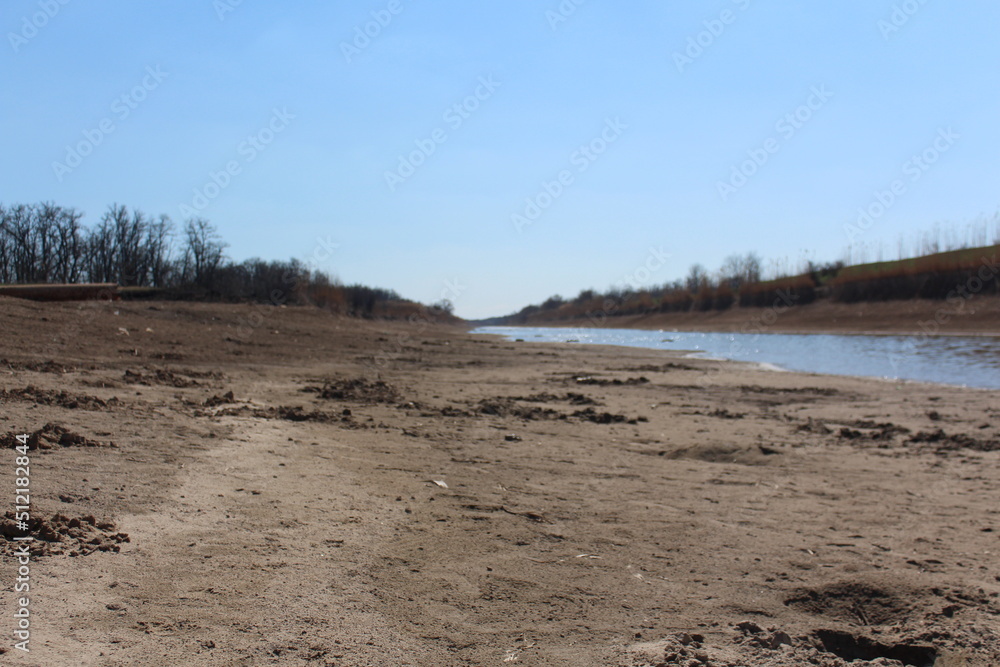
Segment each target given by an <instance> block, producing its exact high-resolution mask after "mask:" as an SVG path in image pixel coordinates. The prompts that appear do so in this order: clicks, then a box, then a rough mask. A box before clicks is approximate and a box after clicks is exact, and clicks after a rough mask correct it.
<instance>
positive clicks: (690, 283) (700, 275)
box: [685, 264, 708, 294]
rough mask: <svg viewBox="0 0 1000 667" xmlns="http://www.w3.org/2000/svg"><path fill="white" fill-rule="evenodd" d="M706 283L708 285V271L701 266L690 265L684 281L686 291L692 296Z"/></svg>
mask: <svg viewBox="0 0 1000 667" xmlns="http://www.w3.org/2000/svg"><path fill="white" fill-rule="evenodd" d="M706 283H708V271H707V270H706V269H705V267H704V266H702V265H701V264H692V265H691V268H690V269H688V276H687V279H686V280H685V286H686V287H687V289H688V291H689V292H691V293H692V294H694V293H695V292H697V291H698V290H699V289H701V288H702V287H703V286H704V285H705V284H706Z"/></svg>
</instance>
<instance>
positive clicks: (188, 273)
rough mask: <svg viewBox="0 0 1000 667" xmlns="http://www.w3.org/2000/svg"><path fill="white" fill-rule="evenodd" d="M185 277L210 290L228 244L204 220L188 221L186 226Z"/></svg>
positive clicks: (194, 219)
mask: <svg viewBox="0 0 1000 667" xmlns="http://www.w3.org/2000/svg"><path fill="white" fill-rule="evenodd" d="M184 237H185V240H186V246H185V248H184V260H183V266H184V276H185V278H186V279H188V280H190V281H191V282H192V283H194V284H195V285H197V286H198V287H204V288H206V289H209V288H211V287H212V279H213V278H214V277H215V274H216V272H217V271H218V269H219V266H220V265H221V264H222V260H223V258H224V255H223V250H224V249H225V248H226V246H227V245H228V244H226V243H224V242H223V241H222V237H220V236H219V234H218V232H217V231H216V230H215V227H214V226H212V225H211V224H210V223H209V222H208V220H205V219H204V218H193V219H191V220H188V221H187V223H186V224H185V226H184Z"/></svg>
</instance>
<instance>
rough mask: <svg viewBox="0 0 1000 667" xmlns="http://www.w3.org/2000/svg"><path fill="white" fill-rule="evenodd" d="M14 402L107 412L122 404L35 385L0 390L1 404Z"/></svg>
mask: <svg viewBox="0 0 1000 667" xmlns="http://www.w3.org/2000/svg"><path fill="white" fill-rule="evenodd" d="M13 401H30V402H33V403H37V404H38V405H55V406H58V407H60V408H66V409H68V410H76V409H80V410H107V409H108V408H109V407H118V406H120V405H121V404H122V402H121V401H120V400H118V398H117V397H113V398H111V399H109V400H107V401H104V400H101V399H100V398H97V397H96V396H84V395H80V394H70V393H68V392H66V391H54V390H52V389H39V388H38V387H35V386H33V385H28V386H27V387H25V388H23V389H10V390H7V389H2V390H0V403H6V402H13Z"/></svg>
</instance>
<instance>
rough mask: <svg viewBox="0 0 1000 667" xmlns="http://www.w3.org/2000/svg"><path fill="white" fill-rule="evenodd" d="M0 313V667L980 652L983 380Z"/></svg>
mask: <svg viewBox="0 0 1000 667" xmlns="http://www.w3.org/2000/svg"><path fill="white" fill-rule="evenodd" d="M0 326H2V328H3V332H2V333H3V341H4V343H3V347H2V353H0V357H3V359H4V361H3V362H0V371H2V373H0V392H2V393H0V402H2V404H3V411H2V418H3V427H2V432H4V433H7V434H16V433H29V434H35V437H34V438H33V440H32V443H33V445H35V446H37V448H35V449H32V450H31V452H30V458H31V488H32V498H31V501H32V510H31V511H32V516H33V517H34V519H35V520H36V522H37V523H34V524H33V531H34V534H35V535H36V536H38V537H39V538H40V539H39V540H37V541H36V542H34V543H33V549H34V552H35V553H34V554H33V557H32V562H31V602H30V610H31V614H32V615H31V620H32V625H31V632H32V634H31V644H30V647H31V649H32V650H31V652H30V653H28V654H24V653H23V652H21V651H19V650H17V649H15V648H13V647H12V644H13V641H12V640H11V641H8V642H7V643H6V644H4V645H3V646H2V647H0V650H4V649H5V653H3V655H2V658H0V660H2V661H3V662H5V663H10V664H22V665H34V664H37V665H174V664H190V665H297V664H304V665H305V664H308V665H379V666H382V665H420V666H425V665H493V664H497V665H499V664H514V665H517V664H524V665H685V666H688V667H690V666H692V665H717V666H718V665H779V666H782V665H788V666H791V665H826V666H830V667H832V666H836V665H846V664H848V663H847V662H846V660H847V659H850V658H864V659H865V661H864V662H860V663H859V662H856V663H854V664H855V665H859V664H860V665H865V664H871V665H894V664H916V665H920V664H928V665H929V664H932V663H933V662H934V661H935V660H937V664H938V665H939V666H942V665H977V666H978V665H996V664H1000V622H998V614H1000V597H998V595H1000V559H998V557H997V551H998V549H1000V511H998V509H997V508H998V493H1000V467H998V465H997V464H998V462H1000V402H998V400H997V399H998V393H997V392H995V391H981V390H969V389H960V388H954V387H945V386H935V385H926V384H917V383H893V382H886V381H880V380H865V379H856V378H848V377H831V376H821V375H809V374H798V373H778V372H768V371H762V370H759V369H756V368H753V367H751V366H748V365H743V364H736V363H728V362H713V361H704V360H690V359H684V358H679V357H676V356H671V355H670V354H668V353H663V352H656V351H651V350H638V349H635V350H633V349H625V348H612V347H581V346H576V345H553V344H533V343H530V342H529V343H507V342H504V341H501V340H499V339H496V338H491V337H480V336H471V335H469V334H467V333H466V332H464V331H463V330H461V329H459V328H455V327H443V326H424V325H420V324H408V323H385V322H363V321H356V320H348V319H339V318H334V317H331V316H329V315H326V314H324V313H321V312H319V311H316V310H312V309H307V308H263V309H262V308H260V307H252V306H219V305H208V304H172V303H140V302H128V303H116V304H97V303H83V304H36V303H30V302H22V301H18V300H14V299H5V298H0ZM248 327H249V329H248ZM248 331H251V332H252V333H251V335H249V336H247V335H246V334H247V332H248ZM8 444H11V443H10V440H9V439H8ZM6 465H7V470H8V472H7V475H8V477H7V479H8V484H7V485H6V487H7V488H9V489H13V488H14V487H13V484H14V482H13V479H14V474H15V473H14V463H13V453H12V454H11V456H10V457H9V461H8V463H7V464H6ZM10 495H11V498H10V499H9V501H8V504H9V506H11V507H12V505H13V501H14V498H13V491H11V492H10ZM3 532H4V534H5V535H6V536H8V537H10V536H13V535H15V534H19V533H17V530H16V526H14V524H13V522H12V521H11V520H10V518H8V519H6V520H5V523H4V525H3ZM41 538H44V539H41ZM0 544H2V546H3V548H4V554H3V562H5V563H6V565H3V566H2V567H3V568H4V570H5V572H6V573H7V574H5V575H4V576H5V577H6V578H7V579H6V580H7V581H12V580H13V576H14V573H16V561H15V559H13V557H12V554H13V553H14V551H15V545H14V543H13V542H11V541H9V540H4V541H2V542H0ZM15 608H16V601H15V596H14V594H13V593H12V592H10V587H9V586H8V592H7V593H5V594H4V595H3V597H2V603H0V616H2V618H3V619H7V620H5V621H0V622H3V623H7V624H9V628H8V629H9V630H13V612H14V610H15ZM8 629H5V630H4V633H5V634H6V636H8V637H9V636H10V633H9V632H8ZM893 660H896V661H898V662H893Z"/></svg>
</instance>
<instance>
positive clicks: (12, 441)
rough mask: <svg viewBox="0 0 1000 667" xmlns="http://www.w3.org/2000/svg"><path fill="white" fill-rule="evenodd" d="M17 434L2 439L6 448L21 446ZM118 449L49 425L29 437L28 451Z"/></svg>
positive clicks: (61, 427)
mask: <svg viewBox="0 0 1000 667" xmlns="http://www.w3.org/2000/svg"><path fill="white" fill-rule="evenodd" d="M17 435H18V434H17V433H7V434H6V435H4V436H3V438H2V439H0V445H2V446H3V447H4V448H13V447H16V446H18V445H20V444H21V442H20V441H19V440H17V438H16V437H15V436H17ZM57 446H59V447H117V446H118V445H116V444H115V443H113V442H106V443H105V442H99V441H97V440H91V439H90V438H87V437H84V436H82V435H80V434H79V433H74V432H73V431H70V430H69V429H68V428H66V427H65V426H60V425H59V424H54V423H48V424H46V425H45V426H43V427H42V428H40V429H38V430H37V431H34V432H33V433H31V434H29V435H28V449H52V448H54V447H57Z"/></svg>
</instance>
